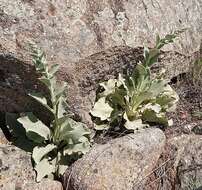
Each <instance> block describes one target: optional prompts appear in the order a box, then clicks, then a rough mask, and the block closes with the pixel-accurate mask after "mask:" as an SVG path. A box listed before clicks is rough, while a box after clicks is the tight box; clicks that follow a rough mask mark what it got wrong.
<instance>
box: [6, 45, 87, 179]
mask: <svg viewBox="0 0 202 190" xmlns="http://www.w3.org/2000/svg"><path fill="white" fill-rule="evenodd" d="M31 47H32V56H33V63H34V65H35V68H36V71H37V72H38V73H39V74H40V75H41V77H40V78H39V80H40V81H41V82H42V83H43V84H44V85H45V86H46V87H47V89H48V92H49V98H50V100H48V101H47V99H46V98H45V97H43V96H42V95H41V94H39V93H34V94H30V96H31V97H32V98H34V99H35V100H36V101H38V102H39V103H40V104H41V105H42V106H43V107H45V108H46V109H47V111H49V112H51V113H52V115H53V116H54V119H53V120H52V122H51V123H50V126H46V125H45V124H44V123H43V122H42V121H40V120H39V119H38V118H37V117H36V116H35V115H34V114H33V113H25V114H24V115H23V116H22V117H20V118H18V119H17V117H16V116H15V118H14V119H13V120H12V119H9V118H11V116H13V115H12V114H7V123H8V126H10V129H12V132H13V133H14V134H16V136H18V137H20V138H18V141H21V142H22V143H21V144H23V143H24V142H25V138H24V137H21V134H23V133H25V134H26V137H27V138H28V139H29V141H26V145H27V146H28V147H29V148H30V147H31V150H32V159H33V161H34V169H35V170H36V172H37V181H40V180H41V179H42V178H43V177H45V176H48V177H54V176H53V174H54V175H55V177H57V178H58V177H60V175H62V174H63V173H64V171H65V170H66V168H67V167H68V166H69V165H70V164H71V163H72V162H73V161H74V160H76V159H78V158H79V157H80V156H81V155H82V154H85V153H86V152H87V151H88V150H89V148H90V141H89V140H90V131H89V129H87V127H86V126H85V125H84V124H82V123H80V122H76V121H74V120H73V119H71V118H70V117H69V115H68V114H67V111H66V108H67V105H66V101H65V99H64V97H63V96H64V91H65V87H66V85H65V84H63V85H61V84H60V85H59V84H58V83H57V82H56V77H55V74H56V72H57V71H58V65H52V66H51V67H49V66H48V65H47V64H46V59H45V54H44V53H43V52H42V51H41V49H38V48H37V47H36V46H35V45H32V46H31ZM48 102H49V103H48ZM9 116H10V117H9ZM15 119H17V122H18V123H17V126H16V125H14V122H13V121H15ZM16 127H18V129H16ZM27 142H28V143H27Z"/></svg>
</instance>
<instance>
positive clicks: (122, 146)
mask: <svg viewBox="0 0 202 190" xmlns="http://www.w3.org/2000/svg"><path fill="white" fill-rule="evenodd" d="M164 145H165V136H164V134H163V132H162V131H161V130H159V129H147V130H144V131H142V132H139V133H136V134H130V135H127V136H124V137H120V138H117V139H114V140H111V141H109V142H107V143H106V144H104V145H95V146H94V148H92V150H91V151H90V152H89V153H88V154H86V155H85V156H83V158H81V159H80V160H78V161H77V162H76V163H75V164H74V165H73V166H72V168H71V169H69V170H67V172H66V174H65V175H64V186H65V189H66V190H79V189H80V190H126V189H127V190H138V189H140V186H141V185H143V184H144V179H145V178H146V176H147V175H148V174H149V173H150V172H151V171H152V169H153V168H154V166H155V164H156V162H157V160H158V158H159V156H160V154H161V153H162V151H163V148H164Z"/></svg>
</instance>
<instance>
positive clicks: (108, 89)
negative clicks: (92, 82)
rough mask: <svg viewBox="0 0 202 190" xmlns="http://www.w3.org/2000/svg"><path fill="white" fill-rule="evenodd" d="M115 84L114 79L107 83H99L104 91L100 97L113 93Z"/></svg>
mask: <svg viewBox="0 0 202 190" xmlns="http://www.w3.org/2000/svg"><path fill="white" fill-rule="evenodd" d="M116 84H117V80H116V79H109V80H108V81H105V82H102V83H100V86H102V87H103V88H104V91H103V92H102V93H101V96H107V95H109V94H111V93H113V92H114V91H115V87H116Z"/></svg>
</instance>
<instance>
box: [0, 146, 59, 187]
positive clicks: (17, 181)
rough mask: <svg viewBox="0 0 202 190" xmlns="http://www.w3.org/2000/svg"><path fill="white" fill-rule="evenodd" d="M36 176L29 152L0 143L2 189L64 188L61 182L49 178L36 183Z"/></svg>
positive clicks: (0, 183) (0, 181) (0, 185)
mask: <svg viewBox="0 0 202 190" xmlns="http://www.w3.org/2000/svg"><path fill="white" fill-rule="evenodd" d="M35 176H36V175H35V172H34V171H33V168H32V164H31V157H30V155H29V154H28V153H26V152H24V151H23V150H20V149H18V148H17V147H14V146H12V145H1V144H0V189H1V190H17V189H19V190H20V189H21V190H62V185H61V183H59V182H57V181H52V180H49V179H43V180H42V181H41V182H40V183H36V182H35Z"/></svg>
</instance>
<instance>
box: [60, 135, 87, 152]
mask: <svg viewBox="0 0 202 190" xmlns="http://www.w3.org/2000/svg"><path fill="white" fill-rule="evenodd" d="M89 149H90V142H89V140H88V139H87V138H86V137H81V138H80V139H79V143H77V144H75V143H73V144H68V145H67V146H66V147H65V148H64V151H63V153H64V155H72V154H74V153H82V154H86V153H87V152H88V151H89Z"/></svg>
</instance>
